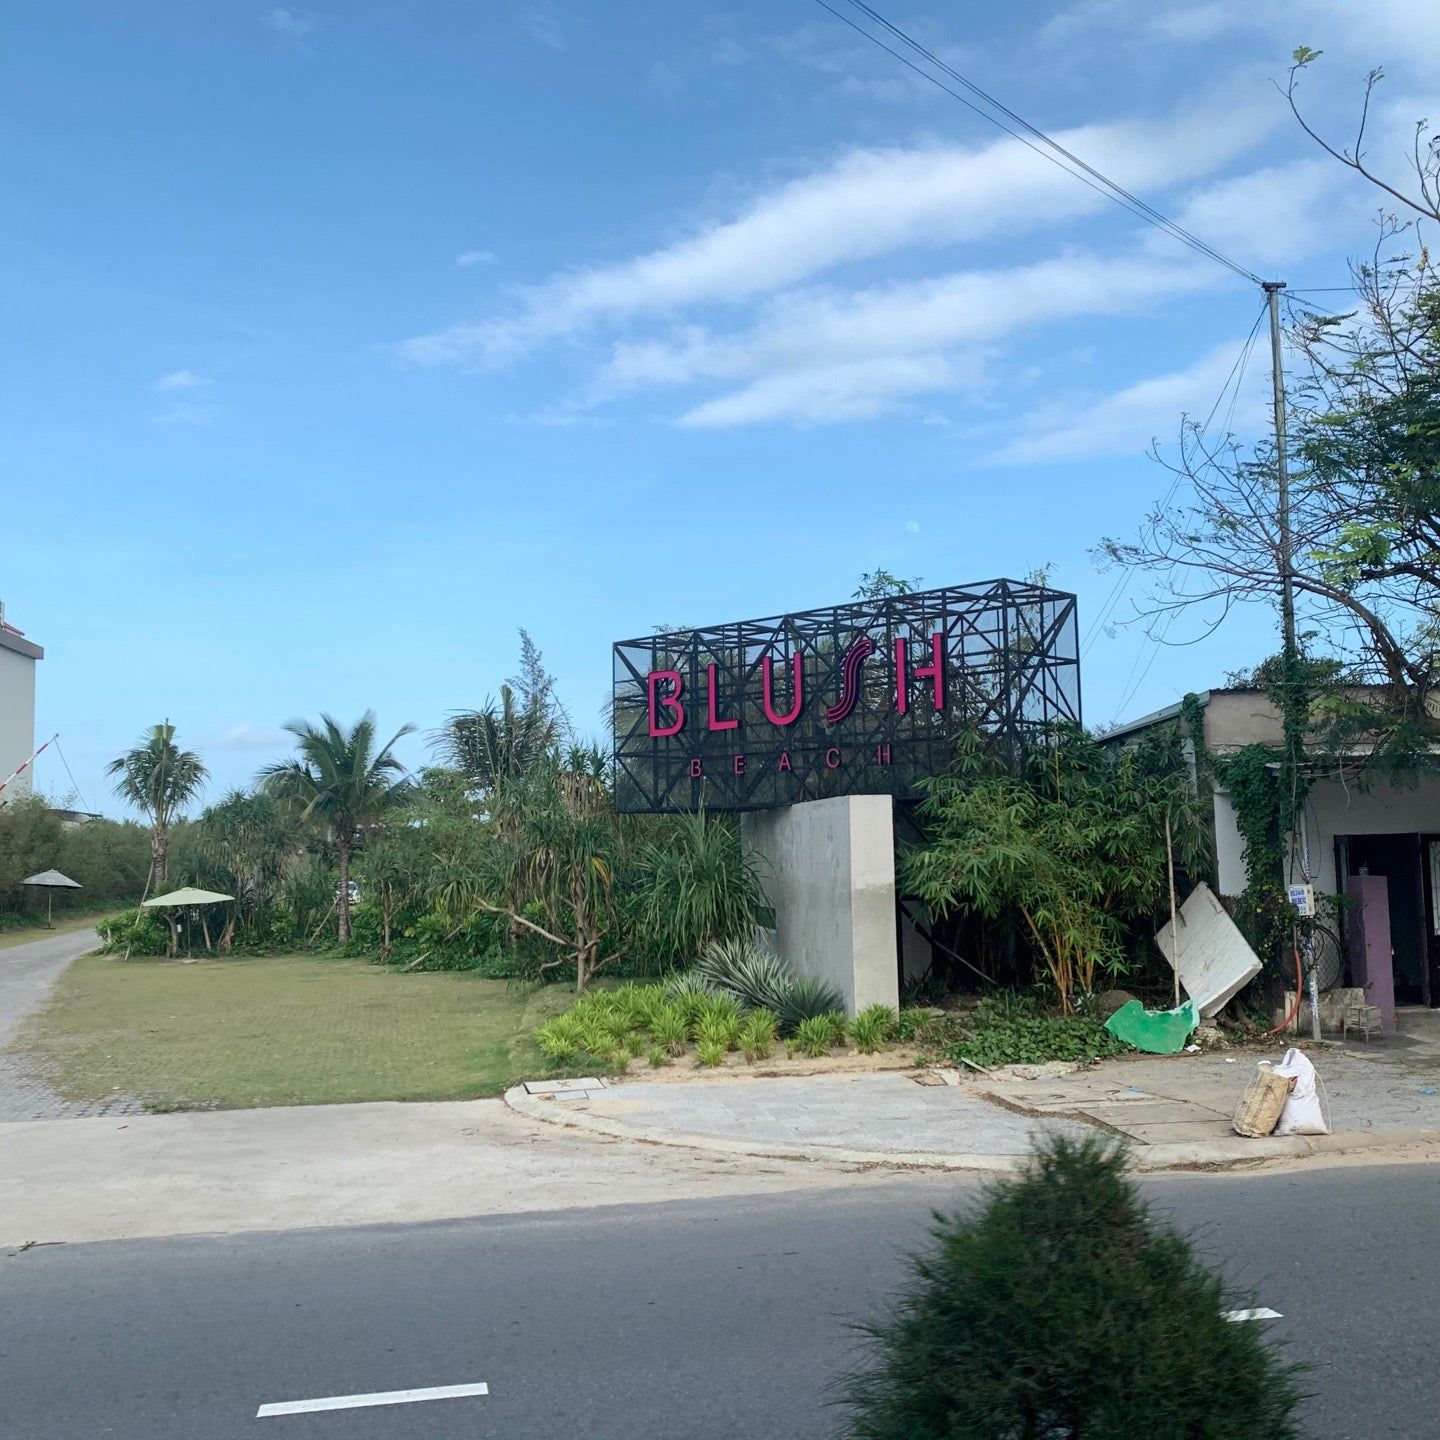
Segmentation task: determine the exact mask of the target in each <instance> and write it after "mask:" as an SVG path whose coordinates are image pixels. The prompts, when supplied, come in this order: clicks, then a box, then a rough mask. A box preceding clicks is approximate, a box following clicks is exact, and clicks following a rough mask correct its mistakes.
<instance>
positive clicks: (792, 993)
mask: <svg viewBox="0 0 1440 1440" xmlns="http://www.w3.org/2000/svg"><path fill="white" fill-rule="evenodd" d="M698 973H699V974H700V975H702V976H704V977H705V979H706V980H707V981H708V982H709V983H710V984H711V985H712V986H714V988H715V989H716V990H719V991H721V992H723V993H724V994H727V995H733V996H734V997H735V999H736V1000H738V1001H739V1002H740V1004H741V1005H743V1006H744V1007H745V1008H746V1009H747V1010H770V1011H773V1012H774V1014H775V1015H776V1016H777V1017H778V1020H779V1026H780V1033H781V1034H782V1035H793V1034H794V1033H795V1029H796V1027H797V1026H798V1025H799V1024H800V1023H801V1022H802V1021H804V1020H808V1019H809V1018H810V1017H811V1016H814V1015H825V1014H829V1013H831V1012H834V1011H838V1010H840V1009H841V1008H842V1007H843V1004H844V1002H843V1001H842V999H841V997H840V992H839V991H838V990H836V989H835V987H834V986H833V985H828V984H826V982H825V981H823V980H814V979H810V978H808V977H805V976H800V975H796V974H795V973H794V972H793V971H792V970H791V969H790V968H789V966H787V965H786V964H785V962H784V961H783V960H781V959H780V958H779V957H778V956H776V955H772V954H770V952H769V951H768V950H761V949H760V948H759V946H757V945H755V944H753V943H752V942H750V941H747V940H726V941H720V942H717V943H716V944H714V945H711V946H710V947H709V948H708V949H707V950H706V951H705V955H704V958H703V959H702V960H701V961H700V966H699V971H698ZM835 1038H836V1039H843V1038H844V1036H843V1034H840V1035H837V1036H836V1037H835Z"/></svg>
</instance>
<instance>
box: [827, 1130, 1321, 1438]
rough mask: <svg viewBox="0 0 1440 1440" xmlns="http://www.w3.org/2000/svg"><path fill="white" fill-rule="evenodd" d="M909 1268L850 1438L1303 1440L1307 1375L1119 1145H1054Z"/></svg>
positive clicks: (935, 1235)
mask: <svg viewBox="0 0 1440 1440" xmlns="http://www.w3.org/2000/svg"><path fill="white" fill-rule="evenodd" d="M910 1270H911V1280H910V1285H909V1287H908V1290H907V1291H906V1293H904V1294H903V1295H902V1297H901V1299H900V1300H899V1301H898V1303H897V1304H896V1306H895V1308H894V1310H893V1312H892V1313H891V1315H890V1316H889V1318H888V1319H886V1320H884V1321H882V1322H881V1323H879V1324H876V1325H871V1326H866V1327H864V1329H865V1330H866V1331H867V1333H868V1334H869V1335H870V1336H871V1337H872V1339H873V1340H874V1341H875V1342H876V1352H877V1353H876V1360H875V1364H874V1367H873V1368H872V1369H870V1370H868V1371H866V1372H865V1373H863V1374H860V1375H858V1376H856V1377H855V1378H853V1379H851V1380H850V1381H849V1382H848V1384H847V1385H846V1386H845V1389H844V1394H843V1402H844V1403H845V1404H846V1405H847V1406H848V1407H849V1410H850V1415H851V1419H850V1425H849V1428H848V1432H847V1433H848V1435H849V1436H850V1437H851V1440H954V1437H961V1436H967V1437H974V1440H1009V1437H1041V1436H1044V1437H1047V1440H1081V1437H1083V1440H1133V1437H1136V1436H1147V1435H1148V1436H1155V1437H1168V1436H1180V1435H1188V1436H1194V1437H1197V1440H1257V1437H1260V1436H1264V1437H1265V1440H1299V1437H1300V1435H1301V1431H1300V1429H1299V1428H1298V1425H1297V1422H1296V1413H1297V1411H1298V1409H1299V1405H1300V1400H1301V1396H1300V1392H1299V1388H1298V1380H1299V1371H1298V1370H1297V1367H1295V1366H1293V1365H1291V1364H1288V1363H1286V1362H1285V1361H1283V1360H1281V1359H1280V1358H1279V1357H1278V1356H1277V1355H1276V1354H1275V1353H1274V1352H1273V1350H1272V1349H1270V1348H1269V1347H1268V1346H1267V1345H1266V1343H1265V1337H1264V1331H1263V1329H1262V1327H1259V1326H1256V1325H1253V1324H1252V1325H1234V1324H1230V1323H1229V1322H1227V1321H1226V1320H1225V1318H1224V1317H1225V1313H1226V1312H1227V1311H1229V1310H1232V1309H1237V1308H1242V1307H1244V1306H1246V1305H1249V1304H1253V1301H1251V1300H1249V1299H1248V1298H1247V1297H1244V1296H1241V1295H1237V1294H1235V1293H1233V1292H1231V1291H1230V1290H1229V1289H1228V1288H1227V1286H1226V1285H1225V1283H1224V1281H1223V1280H1222V1279H1221V1278H1220V1277H1219V1276H1217V1275H1215V1274H1213V1273H1212V1272H1211V1271H1210V1270H1209V1269H1208V1268H1207V1267H1206V1266H1205V1265H1204V1264H1202V1263H1201V1261H1200V1259H1199V1257H1198V1256H1197V1255H1196V1253H1195V1250H1194V1248H1193V1246H1192V1245H1191V1244H1190V1242H1189V1241H1188V1240H1186V1239H1185V1238H1184V1237H1183V1236H1181V1235H1179V1234H1177V1233H1176V1232H1175V1231H1173V1230H1170V1229H1168V1228H1166V1227H1164V1226H1162V1225H1161V1224H1159V1223H1158V1222H1156V1221H1155V1220H1154V1219H1153V1218H1152V1217H1151V1215H1150V1214H1149V1212H1148V1210H1147V1209H1146V1207H1145V1205H1144V1204H1143V1202H1142V1201H1141V1199H1140V1196H1139V1193H1138V1191H1137V1189H1136V1186H1135V1184H1134V1182H1133V1181H1132V1180H1131V1179H1130V1178H1129V1177H1128V1176H1127V1174H1126V1173H1125V1165H1124V1157H1123V1154H1122V1152H1121V1151H1120V1150H1118V1149H1117V1148H1114V1147H1112V1146H1111V1145H1109V1143H1108V1142H1105V1141H1102V1140H1099V1139H1086V1140H1083V1141H1079V1142H1075V1141H1071V1140H1068V1139H1064V1138H1060V1137H1052V1138H1049V1139H1046V1140H1043V1141H1041V1142H1040V1145H1039V1147H1038V1148H1037V1150H1036V1152H1035V1154H1034V1155H1032V1156H1031V1158H1030V1159H1029V1161H1028V1162H1027V1164H1026V1166H1025V1168H1024V1170H1023V1171H1022V1172H1021V1173H1020V1174H1019V1175H1018V1176H1016V1177H1014V1178H1012V1179H1007V1180H1003V1181H1000V1182H998V1183H997V1184H995V1185H993V1186H992V1187H991V1188H990V1190H989V1193H988V1195H987V1197H986V1199H985V1201H984V1203H983V1204H982V1205H981V1207H980V1208H979V1209H978V1210H977V1211H976V1212H975V1213H974V1214H971V1215H960V1216H953V1217H949V1218H945V1217H940V1218H938V1219H937V1221H936V1224H935V1226H934V1229H933V1231H932V1243H931V1246H930V1249H929V1250H928V1251H927V1253H925V1254H923V1255H920V1256H916V1257H915V1258H913V1259H912V1261H911V1264H910ZM1219 1377H1223V1380H1222V1383H1220V1384H1219V1385H1218V1386H1217V1378H1219Z"/></svg>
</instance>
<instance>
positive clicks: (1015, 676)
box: [613, 580, 1080, 812]
mask: <svg viewBox="0 0 1440 1440" xmlns="http://www.w3.org/2000/svg"><path fill="white" fill-rule="evenodd" d="M1076 641H1077V635H1076V615H1075V597H1074V596H1073V595H1070V594H1067V593H1065V592H1064V591H1059V590H1052V589H1050V588H1049V587H1047V586H1044V585H1038V584H1034V583H1031V582H1028V581H1016V580H991V581H985V582H983V583H981V584H978V585H959V586H950V587H947V588H944V589H938V590H924V591H918V592H913V593H911V594H907V595H894V596H887V597H884V598H882V599H877V600H864V601H856V602H853V603H851V604H846V605H833V606H829V607H826V608H824V609H820V610H804V611H799V612H796V613H794V614H790V615H777V616H771V617H768V618H766V619H762V620H743V621H737V622H735V623H733V624H728V625H712V626H706V627H703V628H700V629H694V630H673V631H663V632H661V633H659V634H655V635H649V636H645V637H643V638H641V639H637V640H623V641H620V642H618V643H617V644H616V645H615V647H614V666H615V670H614V674H615V692H614V704H613V716H614V732H615V795H616V803H617V805H618V807H619V808H620V809H621V810H622V811H628V812H658V811H674V810H690V809H694V808H696V807H697V806H699V805H701V804H703V805H705V806H706V807H708V808H710V809H716V810H759V809H768V808H771V807H773V806H778V805H791V804H795V803H796V802H798V801H802V800H817V799H822V798H824V797H826V796H831V795H850V794H891V795H895V796H898V797H900V798H906V799H913V798H915V797H916V796H917V795H918V793H919V792H918V790H917V788H916V787H917V784H918V782H919V781H920V780H922V779H924V778H925V777H926V776H927V775H932V774H934V773H935V772H936V771H937V770H940V769H943V768H944V766H945V765H946V764H947V763H948V761H949V758H950V756H951V754H952V751H953V743H954V740H955V737H956V736H957V735H959V734H960V733H962V732H974V731H979V732H981V733H983V734H985V735H988V736H992V737H995V738H996V739H998V740H999V741H1000V742H1002V743H1005V744H1007V745H1010V744H1023V743H1024V740H1025V738H1026V736H1027V735H1028V734H1033V733H1034V732H1037V731H1040V730H1044V729H1048V728H1049V727H1051V726H1053V725H1055V724H1057V723H1061V722H1064V721H1075V722H1078V721H1079V719H1080V671H1079V659H1078V652H1077V643H1076Z"/></svg>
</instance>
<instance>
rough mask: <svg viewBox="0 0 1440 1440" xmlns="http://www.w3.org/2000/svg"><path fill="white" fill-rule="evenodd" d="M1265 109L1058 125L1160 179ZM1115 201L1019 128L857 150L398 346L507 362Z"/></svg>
mask: <svg viewBox="0 0 1440 1440" xmlns="http://www.w3.org/2000/svg"><path fill="white" fill-rule="evenodd" d="M1266 123H1267V122H1265V121H1262V120H1261V119H1260V116H1259V112H1258V111H1257V110H1256V109H1254V108H1252V107H1247V106H1244V105H1236V104H1233V103H1232V104H1227V105H1225V106H1223V107H1218V108H1215V109H1212V110H1211V111H1208V112H1205V113H1200V114H1187V115H1185V116H1183V117H1181V118H1176V119H1172V120H1171V121H1169V122H1164V123H1150V122H1147V123H1142V122H1121V123H1116V124H1109V125H1094V126H1087V127H1084V128H1083V129H1079V130H1074V131H1068V132H1063V133H1062V134H1061V135H1060V137H1059V138H1060V140H1061V143H1063V144H1065V145H1067V146H1068V147H1069V148H1071V149H1073V150H1076V151H1078V152H1080V153H1083V154H1085V155H1086V156H1087V157H1088V158H1089V159H1090V161H1091V163H1092V164H1095V165H1096V166H1098V167H1099V168H1100V169H1102V170H1106V171H1108V172H1110V173H1113V174H1114V175H1115V176H1116V177H1117V178H1118V179H1119V180H1120V181H1121V182H1122V183H1124V184H1126V185H1127V186H1129V187H1131V188H1136V189H1141V190H1145V191H1147V192H1150V193H1153V192H1154V191H1155V190H1156V189H1157V188H1159V187H1162V186H1166V185H1172V184H1175V183H1178V182H1182V181H1185V180H1188V179H1195V178H1199V177H1203V176H1204V175H1206V174H1209V173H1210V172H1212V171H1213V170H1214V168H1215V167H1216V166H1218V165H1219V164H1221V163H1223V162H1224V161H1226V160H1227V159H1229V158H1231V157H1233V156H1234V155H1236V154H1238V153H1239V152H1241V151H1243V150H1244V149H1246V148H1247V147H1248V146H1249V145H1251V144H1253V143H1254V141H1255V140H1256V139H1258V137H1259V135H1260V134H1261V132H1262V131H1263V129H1264V128H1265V124H1266ZM1106 203H1107V202H1106V201H1105V200H1104V199H1102V197H1101V196H1099V195H1098V194H1096V193H1095V191H1093V190H1091V189H1088V188H1087V187H1085V186H1083V185H1080V184H1078V183H1077V182H1076V181H1075V179H1074V177H1073V176H1071V175H1068V174H1066V173H1065V172H1064V171H1062V170H1060V169H1059V168H1058V167H1057V166H1055V165H1052V164H1051V163H1050V162H1048V161H1047V160H1045V159H1043V158H1041V157H1040V156H1038V155H1036V154H1035V153H1034V152H1032V151H1031V150H1029V149H1027V148H1025V147H1024V146H1022V145H1021V144H1020V143H1019V142H1018V141H1015V140H1012V139H1009V138H1006V139H1004V140H997V141H994V142H992V143H990V144H988V145H985V146H982V147H979V148H967V147H961V146H919V147H910V148H892V149H865V150H852V151H849V152H848V153H846V154H844V155H842V156H841V157H840V158H839V159H837V160H835V161H834V162H833V163H831V164H829V165H827V166H825V167H823V168H821V169H819V170H817V171H815V172H813V173H811V174H809V175H805V176H802V177H800V178H798V179H796V180H793V181H791V182H790V183H788V184H786V185H783V186H781V187H780V188H779V189H777V190H774V191H771V192H769V193H767V194H763V195H760V196H758V197H757V198H756V199H755V200H753V201H752V202H751V203H750V204H749V205H748V206H746V207H745V208H744V210H743V211H742V212H741V213H740V214H739V215H737V216H736V217H735V218H733V219H730V220H726V221H718V222H715V223H712V224H710V225H707V226H704V227H702V228H701V229H700V230H699V231H697V232H696V233H695V234H694V235H692V236H691V237H689V238H688V239H684V240H681V241H678V242H677V243H675V244H672V245H667V246H664V247H662V248H659V249H656V250H652V251H650V252H649V253H647V254H644V255H640V256H638V257H637V258H635V259H633V260H628V261H623V262H621V263H619V264H610V265H596V266H592V267H590V268H588V269H582V270H579V271H574V272H567V273H562V274H559V275H556V276H555V277H553V278H552V279H551V280H549V281H547V282H545V283H543V284H541V285H538V286H534V287H531V288H530V289H529V290H528V291H526V292H523V294H522V298H521V302H520V305H519V307H518V309H517V310H516V311H514V312H513V313H511V314H509V315H503V316H499V317H496V318H494V319H490V320H485V321H481V322H480V323H478V324H462V325H457V326H453V327H451V328H450V329H448V330H443V331H439V332H437V333H434V334H430V335H422V336H417V337H415V338H413V339H411V340H409V341H406V342H405V343H404V344H403V346H402V347H401V348H402V352H403V353H404V354H405V355H407V356H408V357H409V358H410V359H412V360H415V361H418V362H422V363H449V364H460V363H466V362H472V361H478V362H482V363H488V364H505V363H508V362H511V361H513V360H515V359H517V358H519V357H520V356H523V355H525V354H527V353H528V352H530V351H531V350H533V349H534V348H536V347H537V346H539V345H542V344H544V343H546V342H548V341H552V340H555V339H558V338H560V337H562V336H566V335H570V334H573V333H576V332H578V331H582V330H585V329H587V328H589V327H591V326H593V325H594V324H596V323H598V322H601V321H609V322H617V321H622V320H626V319H630V318H633V317H637V316H643V315H666V314H671V313H673V312H675V311H677V310H679V309H681V308H682V307H685V306H690V305H695V304H700V303H711V304H716V303H718V304H733V303H736V302H740V301H745V300H752V299H755V298H757V297H760V296H764V295H768V294H773V293H774V292H776V291H779V290H782V289H784V288H786V287H788V286H793V285H796V284H800V283H802V282H805V281H808V280H811V279H813V278H815V277H816V276H818V275H820V274H822V273H823V272H825V271H827V270H829V269H832V268H833V267H836V266H839V265H843V264H847V263H850V262H854V261H860V260H868V259H873V258H875V257H877V256H881V255H891V254H895V253H898V252H901V251H905V250H911V249H922V248H928V249H935V248H938V247H941V246H947V245H953V244H956V243H958V242H962V241H976V240H981V239H986V238H990V237H994V236H998V235H1006V234H1014V233H1017V232H1021V231H1028V230H1035V229H1040V228H1044V227H1047V226H1050V225H1053V224H1055V223H1056V222H1058V221H1062V220H1066V219H1072V218H1075V217H1079V216H1083V215H1088V214H1091V213H1093V212H1094V211H1095V210H1097V209H1099V208H1100V207H1102V206H1104V205H1105V204H1106Z"/></svg>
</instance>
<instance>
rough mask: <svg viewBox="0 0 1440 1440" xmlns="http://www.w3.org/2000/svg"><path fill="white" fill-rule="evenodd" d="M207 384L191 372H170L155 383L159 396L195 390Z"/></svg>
mask: <svg viewBox="0 0 1440 1440" xmlns="http://www.w3.org/2000/svg"><path fill="white" fill-rule="evenodd" d="M206 383H207V382H206V381H205V380H204V379H203V378H202V377H201V376H199V375H197V374H196V373H195V372H194V371H193V370H171V371H170V372H169V373H168V374H166V375H162V376H161V377H160V378H159V379H158V380H157V381H156V382H155V389H156V390H158V391H159V392H160V393H161V394H165V393H166V392H168V391H173V390H197V389H199V388H200V387H201V386H202V385H204V384H206Z"/></svg>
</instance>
